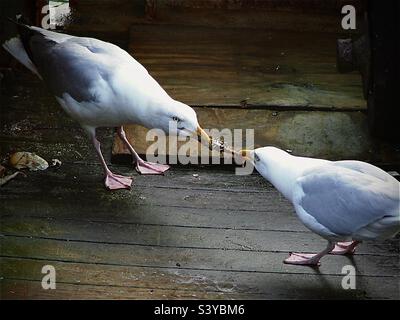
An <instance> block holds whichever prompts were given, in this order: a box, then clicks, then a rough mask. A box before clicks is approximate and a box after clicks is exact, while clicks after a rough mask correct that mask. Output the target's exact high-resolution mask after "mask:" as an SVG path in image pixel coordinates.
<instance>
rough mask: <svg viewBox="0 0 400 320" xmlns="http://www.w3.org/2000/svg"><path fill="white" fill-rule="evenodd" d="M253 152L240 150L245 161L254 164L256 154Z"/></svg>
mask: <svg viewBox="0 0 400 320" xmlns="http://www.w3.org/2000/svg"><path fill="white" fill-rule="evenodd" d="M253 151H254V150H246V149H243V150H240V154H241V156H242V157H243V158H244V159H245V160H249V161H251V162H253V163H254V152H253Z"/></svg>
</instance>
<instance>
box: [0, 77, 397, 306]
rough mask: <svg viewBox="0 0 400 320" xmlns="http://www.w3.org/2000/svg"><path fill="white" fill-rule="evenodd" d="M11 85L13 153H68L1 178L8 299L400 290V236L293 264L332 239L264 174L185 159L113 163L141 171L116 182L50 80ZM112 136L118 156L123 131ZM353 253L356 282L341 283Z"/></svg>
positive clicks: (108, 136) (5, 131)
mask: <svg viewBox="0 0 400 320" xmlns="http://www.w3.org/2000/svg"><path fill="white" fill-rule="evenodd" d="M24 79H25V80H24ZM24 81H25V82H24ZM2 93H3V95H2V101H1V117H0V119H1V135H0V147H1V157H2V158H4V157H6V155H7V153H8V152H10V151H12V150H19V151H31V152H36V153H37V154H39V155H41V156H42V157H44V158H46V159H47V160H49V161H50V160H51V159H52V158H57V159H60V160H61V161H62V165H61V167H60V168H50V169H48V170H47V171H44V172H35V173H33V172H27V177H25V178H24V177H22V176H19V177H18V178H16V179H15V180H12V181H10V182H9V183H8V184H7V185H5V186H3V187H1V189H0V212H1V226H0V229H1V231H0V234H1V237H0V243H1V247H0V248H1V250H0V256H1V262H0V265H1V267H0V277H1V282H0V285H1V291H0V292H1V299H13V298H18V299H21V298H30V299H37V298H46V299H54V298H62V299H71V298H78V299H85V298H123V299H155V298H167V299H174V298H179V299H180V298H190V299H201V298H223V299H265V298H266V299H327V298H338V299H369V298H380V299H399V298H400V294H399V244H398V241H397V240H393V241H386V242H382V243H365V244H364V245H362V246H361V247H360V248H359V250H358V251H357V254H356V255H355V256H354V257H341V256H328V257H326V258H324V259H323V261H322V266H321V267H320V268H319V269H312V268H307V267H296V266H288V265H284V264H283V263H282V260H283V259H284V258H285V257H286V256H287V255H288V253H289V252H290V251H294V250H303V251H306V252H313V251H314V250H320V249H321V248H323V247H324V246H325V242H324V241H323V240H322V239H320V238H319V237H318V236H316V235H314V234H313V233H311V232H309V231H308V230H306V229H305V228H304V227H303V225H302V224H301V223H300V222H299V221H298V220H297V218H296V217H295V215H294V212H293V209H292V207H291V206H290V204H289V203H288V202H287V201H286V200H285V199H283V198H282V196H280V194H279V193H278V192H277V191H276V190H275V189H274V188H273V187H272V186H271V185H269V184H268V183H267V182H265V181H264V180H263V179H262V178H261V177H260V176H259V175H257V174H253V175H251V176H244V177H238V176H235V175H234V174H233V171H232V170H231V169H230V168H221V167H216V168H211V167H195V168H193V167H192V168H185V167H174V168H172V170H170V171H169V172H168V173H167V174H166V175H165V176H139V175H137V174H136V173H133V169H132V168H131V167H130V166H128V165H118V166H117V165H113V166H112V169H113V170H114V171H116V172H120V173H124V174H131V173H132V174H133V175H134V176H135V182H134V187H133V189H132V190H131V191H125V190H124V191H117V192H108V191H106V190H105V189H104V188H103V185H102V183H101V182H102V172H101V168H100V166H99V164H98V162H97V159H96V157H95V153H94V152H93V150H92V147H91V146H90V144H89V142H88V141H87V139H86V137H85V136H84V134H83V133H82V130H81V129H80V128H79V127H78V125H77V124H76V123H74V122H73V121H72V120H70V119H69V118H68V117H67V116H66V115H64V113H63V112H62V111H61V110H60V108H59V107H58V106H57V103H56V102H55V100H54V99H53V98H51V97H50V96H49V94H48V93H47V90H46V88H44V87H43V86H42V85H41V84H40V83H38V81H36V80H34V78H33V77H31V76H26V75H24V76H23V77H21V75H18V74H17V79H15V82H12V83H8V84H7V83H6V84H5V86H4V87H3V92H2ZM100 137H101V140H102V141H103V142H104V145H103V150H104V153H105V154H106V155H107V158H108V159H109V158H110V154H111V143H112V138H113V132H112V130H100ZM193 174H197V175H198V176H194V175H193ZM47 264H50V265H53V266H54V267H55V268H56V272H57V273H56V274H57V289H56V290H43V289H42V288H41V279H42V276H43V275H42V274H41V268H42V267H43V266H44V265H47ZM348 264H352V265H354V266H355V267H356V270H357V289H356V290H343V289H342V287H341V281H342V274H341V271H342V267H343V266H344V265H348Z"/></svg>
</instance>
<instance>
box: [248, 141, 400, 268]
mask: <svg viewBox="0 0 400 320" xmlns="http://www.w3.org/2000/svg"><path fill="white" fill-rule="evenodd" d="M241 153H242V156H243V157H244V159H247V160H250V161H251V162H252V163H253V164H254V166H255V168H256V169H257V171H258V172H259V173H260V174H261V175H262V176H263V177H264V178H265V179H267V180H268V181H270V182H271V183H272V184H273V185H274V186H275V188H276V189H278V190H279V191H280V192H281V193H282V194H283V195H284V196H285V198H287V199H288V200H289V201H290V202H291V203H292V204H293V206H294V209H295V211H296V214H297V216H298V218H299V219H300V220H301V222H303V224H304V225H305V226H306V227H307V228H309V229H310V230H311V231H313V232H315V233H316V234H318V235H320V236H321V237H323V238H325V239H326V240H328V245H327V247H326V249H324V250H323V251H321V252H320V253H318V254H306V253H291V254H290V256H289V257H288V258H287V259H286V260H284V263H287V264H295V265H310V266H318V265H320V259H321V258H322V257H323V256H324V255H326V254H328V253H331V254H352V253H354V250H355V248H356V246H357V245H358V244H359V243H360V242H361V241H363V240H376V239H381V240H383V239H388V238H391V237H393V236H395V235H396V234H397V233H398V232H399V231H400V183H399V182H398V181H397V180H396V179H395V178H393V177H392V176H391V175H390V174H388V173H386V172H385V171H383V170H381V169H379V168H377V167H375V166H373V165H371V164H368V163H366V162H362V161H353V160H344V161H328V160H322V159H315V158H305V157H296V156H293V155H291V154H289V153H287V152H285V151H283V150H281V149H278V148H275V147H264V148H258V149H255V150H242V151H241Z"/></svg>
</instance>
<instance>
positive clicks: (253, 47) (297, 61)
mask: <svg viewBox="0 0 400 320" xmlns="http://www.w3.org/2000/svg"><path fill="white" fill-rule="evenodd" d="M148 34H151V35H152V36H151V37H150V38H149V37H148ZM316 37H317V38H318V40H316ZM335 40H336V35H335V34H322V33H321V34H320V35H318V34H315V33H306V32H303V33H301V36H299V34H298V33H288V32H282V31H280V32H271V31H267V30H265V29H256V30H255V29H246V28H241V29H232V28H226V29H224V28H219V29H215V28H205V27H185V28H182V27H179V26H168V27H167V28H166V27H164V26H154V25H153V26H148V25H147V26H146V25H134V26H133V27H132V28H131V43H130V52H131V54H132V55H133V56H134V57H135V58H137V59H138V61H140V62H141V63H142V64H143V65H144V66H145V67H147V68H148V69H149V72H150V73H151V74H152V75H153V76H154V77H155V78H156V79H157V80H158V81H159V82H160V84H161V85H162V86H163V87H164V88H165V89H166V90H167V92H169V93H170V94H171V95H172V96H173V97H174V98H176V99H178V100H180V101H182V102H185V103H187V104H191V105H207V104H208V105H226V104H228V105H229V104H231V105H232V104H236V105H240V104H241V101H243V100H246V101H247V102H248V103H249V104H270V105H294V106H303V107H305V106H312V105H317V106H326V107H331V106H335V107H338V108H346V107H359V108H360V109H365V101H364V100H363V97H362V91H361V82H360V76H359V75H357V74H346V75H343V74H338V73H337V71H336V66H335V63H336V48H335V43H336V42H335ZM356 84H358V86H357V85H356Z"/></svg>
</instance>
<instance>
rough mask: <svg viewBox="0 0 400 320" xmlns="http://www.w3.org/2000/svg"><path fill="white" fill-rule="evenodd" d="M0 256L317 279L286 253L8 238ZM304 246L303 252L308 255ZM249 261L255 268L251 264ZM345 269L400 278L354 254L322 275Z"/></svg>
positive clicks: (331, 262)
mask: <svg viewBox="0 0 400 320" xmlns="http://www.w3.org/2000/svg"><path fill="white" fill-rule="evenodd" d="M0 241H1V244H2V245H3V246H4V247H3V249H2V251H3V252H2V256H3V257H4V258H6V257H9V258H15V259H19V258H21V259H23V258H29V259H39V260H43V259H44V260H53V261H59V262H73V263H80V264H101V265H104V266H107V265H109V266H125V267H143V268H162V269H165V268H172V269H176V270H181V269H182V270H197V271H198V272H199V273H201V272H203V271H207V270H208V271H219V272H222V273H224V272H249V273H260V274H264V273H271V274H277V273H278V274H316V270H315V269H313V268H304V267H301V266H291V265H287V264H284V263H283V262H282V261H283V260H284V259H285V258H286V257H287V256H288V253H286V252H261V251H260V252H257V251H255V250H253V251H250V250H240V249H236V250H229V249H224V248H219V249H215V248H214V249H209V248H188V247H168V246H165V247H162V246H157V245H133V244H130V245H129V244H121V243H120V244H113V243H101V242H90V241H74V240H68V241H67V240H54V239H40V238H37V237H32V238H29V237H16V236H4V237H2V239H0ZM305 248H308V247H303V250H306V249H305ZM249 261H251V263H249ZM346 265H353V266H354V267H355V269H356V271H357V274H358V275H361V276H365V277H388V278H391V279H392V280H393V281H396V278H398V277H399V261H398V259H397V257H395V256H379V255H363V254H356V255H355V256H353V257H351V258H349V257H345V256H334V255H329V256H326V257H324V258H323V260H322V265H321V267H320V268H318V271H317V274H319V275H339V274H341V271H342V268H343V267H344V266H346Z"/></svg>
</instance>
